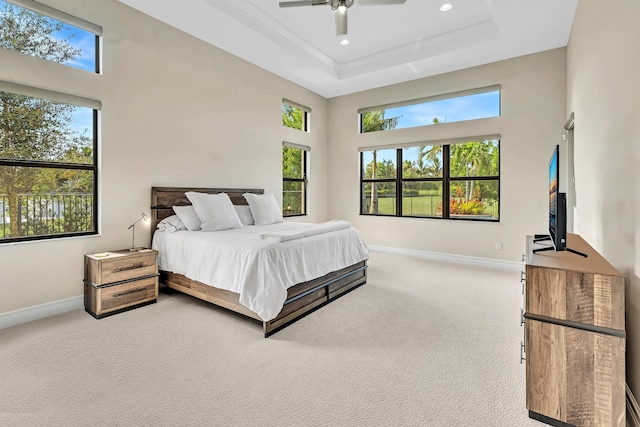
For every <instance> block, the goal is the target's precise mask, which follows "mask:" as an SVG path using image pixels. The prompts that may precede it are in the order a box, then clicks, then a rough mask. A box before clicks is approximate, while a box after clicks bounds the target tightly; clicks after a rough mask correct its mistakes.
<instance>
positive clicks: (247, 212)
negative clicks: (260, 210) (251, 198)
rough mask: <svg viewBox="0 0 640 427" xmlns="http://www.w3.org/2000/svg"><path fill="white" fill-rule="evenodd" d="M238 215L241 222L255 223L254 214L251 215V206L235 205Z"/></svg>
mask: <svg viewBox="0 0 640 427" xmlns="http://www.w3.org/2000/svg"><path fill="white" fill-rule="evenodd" d="M233 207H234V208H235V210H236V212H237V213H238V216H239V217H240V222H242V225H253V224H255V221H254V220H253V215H251V208H250V207H249V206H248V205H233Z"/></svg>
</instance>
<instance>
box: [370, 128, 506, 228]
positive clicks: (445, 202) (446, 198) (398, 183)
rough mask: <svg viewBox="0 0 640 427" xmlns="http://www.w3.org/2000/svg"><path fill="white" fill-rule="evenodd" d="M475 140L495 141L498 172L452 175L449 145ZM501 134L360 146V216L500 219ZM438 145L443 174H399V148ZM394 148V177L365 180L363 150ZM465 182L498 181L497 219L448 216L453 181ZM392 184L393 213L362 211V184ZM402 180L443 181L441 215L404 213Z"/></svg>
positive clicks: (400, 169)
mask: <svg viewBox="0 0 640 427" xmlns="http://www.w3.org/2000/svg"><path fill="white" fill-rule="evenodd" d="M475 141H482V142H484V141H497V143H498V146H497V149H498V175H497V176H495V175H491V176H489V175H485V176H474V177H469V176H451V173H450V172H451V146H452V145H454V144H460V143H465V142H475ZM500 142H501V137H500V135H490V136H481V137H469V138H456V139H455V140H449V141H430V142H424V143H420V144H415V143H411V144H402V145H400V146H393V147H389V146H381V147H366V148H361V149H360V150H359V151H360V153H359V154H360V191H359V193H360V201H359V205H360V209H359V210H360V215H365V216H381V217H398V218H419V219H438V220H453V221H480V222H500V221H501V215H500V202H501V197H500V185H501V184H500V182H501V179H500V175H501V174H500V170H501V160H502V159H501V155H500ZM434 145H441V146H442V177H427V178H403V177H402V162H403V157H402V150H403V149H404V148H418V147H423V146H434ZM390 148H394V149H395V150H396V177H395V178H384V179H380V178H377V179H366V178H365V177H364V172H365V164H364V153H365V152H369V151H378V150H382V149H390ZM464 181H497V182H498V197H497V199H498V200H497V203H498V218H497V219H486V218H473V217H465V218H460V217H456V216H453V217H452V216H451V213H450V204H449V203H450V202H451V194H450V193H451V183H452V182H464ZM390 182H392V183H395V188H396V193H395V194H396V200H395V214H380V213H373V214H372V213H369V212H365V211H364V209H363V207H364V206H363V200H365V191H364V185H365V184H367V183H390ZM404 182H439V183H442V200H441V201H440V202H441V203H442V215H441V216H421V215H404V214H403V212H402V210H403V209H402V201H403V196H402V189H403V185H402V184H403V183H404Z"/></svg>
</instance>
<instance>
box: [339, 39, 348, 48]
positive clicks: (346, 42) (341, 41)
mask: <svg viewBox="0 0 640 427" xmlns="http://www.w3.org/2000/svg"><path fill="white" fill-rule="evenodd" d="M340 44H341V45H342V46H346V45H348V44H349V40H347V39H344V40H340Z"/></svg>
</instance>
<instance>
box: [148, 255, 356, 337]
mask: <svg viewBox="0 0 640 427" xmlns="http://www.w3.org/2000/svg"><path fill="white" fill-rule="evenodd" d="M160 281H161V282H162V283H164V284H165V285H166V286H167V287H169V288H171V289H175V290H177V291H180V292H183V293H186V294H188V295H191V296H193V297H196V298H199V299H202V300H205V301H208V302H210V303H212V304H216V305H218V306H221V307H224V308H226V309H229V310H231V311H235V312H236V313H240V314H243V315H245V316H248V317H251V318H253V319H256V320H259V321H260V322H261V323H262V330H263V333H264V337H265V338H267V337H269V336H270V335H273V334H274V333H276V332H278V331H279V330H281V329H283V328H285V327H287V326H289V325H290V324H292V323H293V322H295V321H296V320H299V319H301V318H302V317H304V316H306V315H307V314H309V313H312V312H313V311H315V310H317V309H319V308H320V307H322V306H324V305H326V304H328V303H330V302H331V301H333V300H334V299H336V298H338V297H340V296H342V295H344V294H346V293H348V292H350V291H352V290H353V289H356V288H357V287H359V286H362V285H364V284H365V283H366V282H367V261H366V260H365V261H362V262H359V263H356V264H354V265H351V266H349V267H346V268H343V269H341V270H338V271H333V272H331V273H329V274H327V275H325V276H322V277H319V278H317V279H314V280H310V281H308V282H304V283H299V284H297V285H295V286H292V287H291V288H289V289H288V292H287V300H286V301H285V303H284V305H283V307H282V310H281V311H280V313H279V314H278V315H277V316H276V317H275V318H274V319H272V320H270V321H268V322H264V321H262V319H260V317H259V316H258V315H257V314H256V313H254V312H253V311H251V310H249V309H248V308H247V307H245V306H243V305H242V304H240V295H239V294H237V293H235V292H231V291H227V290H224V289H219V288H214V287H212V286H208V285H205V284H203V283H200V282H197V281H195V280H191V279H188V278H187V277H185V276H183V275H181V274H176V273H171V272H167V271H161V272H160Z"/></svg>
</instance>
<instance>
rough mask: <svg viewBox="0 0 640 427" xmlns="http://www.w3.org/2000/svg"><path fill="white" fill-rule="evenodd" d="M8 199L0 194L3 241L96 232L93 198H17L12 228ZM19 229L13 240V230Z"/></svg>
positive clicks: (35, 196) (48, 196) (55, 196)
mask: <svg viewBox="0 0 640 427" xmlns="http://www.w3.org/2000/svg"><path fill="white" fill-rule="evenodd" d="M9 203H10V202H9V197H8V196H7V195H6V194H0V238H10V237H22V236H42V235H51V234H61V233H73V232H81V231H91V230H93V194H82V193H72V194H62V193H56V194H18V195H17V197H16V206H15V208H16V209H15V212H16V222H17V226H14V227H12V226H11V215H10V206H9ZM12 228H13V229H17V235H16V236H12V233H11V230H12Z"/></svg>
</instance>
